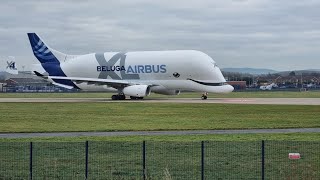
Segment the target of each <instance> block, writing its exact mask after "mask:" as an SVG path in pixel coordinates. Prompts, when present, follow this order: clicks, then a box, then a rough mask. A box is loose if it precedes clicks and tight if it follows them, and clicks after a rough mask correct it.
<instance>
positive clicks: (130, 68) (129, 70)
mask: <svg viewBox="0 0 320 180" xmlns="http://www.w3.org/2000/svg"><path fill="white" fill-rule="evenodd" d="M127 73H136V72H135V71H133V69H132V67H131V66H128V70H127Z"/></svg>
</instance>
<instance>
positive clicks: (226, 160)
mask: <svg viewBox="0 0 320 180" xmlns="http://www.w3.org/2000/svg"><path fill="white" fill-rule="evenodd" d="M29 147H30V144H29V143H23V142H19V143H12V142H11V143H1V144H0V162H1V163H0V179H28V176H29V157H30V153H29V152H30V148H29ZM145 147H146V148H145V149H146V159H145V163H146V166H145V167H146V171H145V172H146V173H147V177H148V179H200V177H201V143H200V142H153V141H147V142H146V146H145ZM85 149H86V148H85V143H84V142H72V143H70V142H62V143H61V142H58V143H48V142H36V143H33V150H32V154H33V158H32V159H33V160H32V162H33V164H32V169H33V178H34V179H84V176H85V162H86V161H85V157H86V156H85V154H86V153H85ZM319 149H320V143H319V142H299V141H296V142H290V141H266V142H265V148H264V152H265V167H264V169H265V178H266V179H319V178H320V172H319V168H320V164H319V161H320V156H319ZM142 152H143V151H142V142H107V141H106V142H89V146H88V177H89V179H142V170H143V158H142ZM203 152H204V175H205V179H260V178H261V167H262V163H261V158H262V147H261V141H246V142H224V141H206V142H204V151H203ZM290 152H300V153H301V154H302V158H301V159H300V160H289V159H288V153H290ZM168 176H169V177H171V178H166V177H168Z"/></svg>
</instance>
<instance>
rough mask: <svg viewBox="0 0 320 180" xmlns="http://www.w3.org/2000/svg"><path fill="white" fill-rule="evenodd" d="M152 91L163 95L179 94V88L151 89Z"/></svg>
mask: <svg viewBox="0 0 320 180" xmlns="http://www.w3.org/2000/svg"><path fill="white" fill-rule="evenodd" d="M152 92H154V93H157V94H163V95H179V94H180V91H179V90H153V91H152Z"/></svg>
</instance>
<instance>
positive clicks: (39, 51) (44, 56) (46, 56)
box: [28, 33, 59, 63]
mask: <svg viewBox="0 0 320 180" xmlns="http://www.w3.org/2000/svg"><path fill="white" fill-rule="evenodd" d="M28 37H29V41H30V45H31V47H32V50H33V54H34V55H35V57H36V58H37V59H38V60H39V61H40V63H59V60H58V59H57V58H56V57H55V55H54V54H53V53H52V51H51V49H50V48H49V47H48V46H47V45H46V44H45V43H44V42H43V41H42V40H41V39H40V38H39V36H38V35H37V34H36V33H28Z"/></svg>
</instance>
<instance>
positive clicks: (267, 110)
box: [0, 103, 320, 132]
mask: <svg viewBox="0 0 320 180" xmlns="http://www.w3.org/2000/svg"><path fill="white" fill-rule="evenodd" d="M0 114H1V119H0V124H1V125H0V132H63V131H137V130H140V131H144V130H146V131H147V130H194V129H197V130H201V129H252V128H302V127H310V128H311V127H320V107H319V106H303V105H295V106H290V105H234V104H175V103H161V104H156V103H0Z"/></svg>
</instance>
